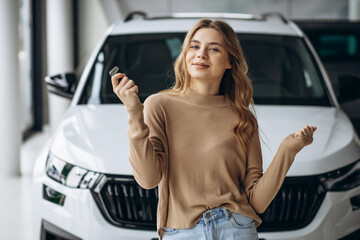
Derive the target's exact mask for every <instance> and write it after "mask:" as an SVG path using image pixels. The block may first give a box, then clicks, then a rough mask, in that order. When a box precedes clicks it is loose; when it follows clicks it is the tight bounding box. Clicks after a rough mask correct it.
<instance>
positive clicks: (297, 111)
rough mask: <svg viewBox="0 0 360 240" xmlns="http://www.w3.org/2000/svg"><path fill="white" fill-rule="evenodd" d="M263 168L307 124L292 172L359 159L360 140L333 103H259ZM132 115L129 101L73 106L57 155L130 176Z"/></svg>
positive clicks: (55, 146)
mask: <svg viewBox="0 0 360 240" xmlns="http://www.w3.org/2000/svg"><path fill="white" fill-rule="evenodd" d="M255 111H256V116H257V119H258V122H259V128H260V141H261V146H262V152H263V164H264V170H266V168H267V167H268V166H269V164H270V163H271V160H272V159H273V157H274V155H275V154H276V151H277V149H278V147H279V145H280V143H281V142H282V140H283V139H284V138H285V137H286V136H288V135H289V134H290V133H292V132H295V131H297V130H298V129H300V128H301V127H303V126H306V125H314V126H317V127H318V129H317V131H316V132H315V134H314V141H313V143H312V144H311V145H309V146H307V147H305V148H304V149H303V150H302V151H300V152H299V153H298V154H297V155H296V158H295V161H294V163H293V165H292V167H291V168H290V170H289V173H288V175H289V176H304V175H314V174H320V173H324V172H327V171H331V170H334V169H337V168H340V167H342V166H345V165H347V164H349V163H351V162H353V161H354V160H356V159H359V156H360V148H359V140H358V138H357V136H356V135H355V134H354V131H353V128H352V125H351V123H350V121H349V120H348V118H347V117H346V116H345V115H344V113H343V112H342V111H341V110H338V109H336V108H332V107H302V106H301V107H295V106H260V105H257V106H255ZM127 129H128V117H127V112H126V109H125V107H124V105H120V104H112V105H79V106H74V107H71V108H69V110H68V111H67V112H66V114H65V116H64V118H63V121H62V122H61V124H60V126H59V127H58V128H57V131H56V132H55V134H54V137H53V139H52V141H51V149H50V151H51V152H52V153H53V154H54V155H55V156H57V157H58V158H60V159H62V160H64V161H67V162H69V163H72V164H75V165H77V166H81V167H83V168H86V169H89V170H93V171H96V172H102V173H108V174H127V175H128V174H131V173H132V170H131V165H130V163H129V160H128V158H129V142H128V138H127Z"/></svg>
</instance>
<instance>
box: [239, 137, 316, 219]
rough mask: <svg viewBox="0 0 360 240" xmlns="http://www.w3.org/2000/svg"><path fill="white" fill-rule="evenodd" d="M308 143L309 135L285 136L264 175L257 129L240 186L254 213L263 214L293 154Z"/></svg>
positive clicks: (310, 139)
mask: <svg viewBox="0 0 360 240" xmlns="http://www.w3.org/2000/svg"><path fill="white" fill-rule="evenodd" d="M311 142H312V138H309V137H305V136H301V137H300V138H299V139H296V138H295V134H291V135H289V136H287V137H286V138H285V139H284V141H283V142H282V143H281V144H280V146H279V148H278V151H277V153H276V154H275V156H274V159H273V160H272V162H271V164H270V166H269V167H268V169H267V170H266V172H265V173H264V174H263V169H262V154H261V147H260V141H259V135H258V133H257V132H255V133H254V134H253V137H252V140H251V142H250V144H249V148H248V154H247V166H246V173H245V178H244V181H243V185H244V188H245V191H246V195H247V196H248V199H249V202H250V204H251V206H252V207H253V208H254V209H255V211H256V212H257V213H263V212H264V211H265V210H266V208H267V207H268V206H269V204H270V203H271V201H272V200H273V199H274V197H275V196H276V194H277V193H278V191H279V189H280V187H281V185H282V184H283V182H284V179H285V176H286V174H287V172H288V170H289V169H290V167H291V164H292V163H293V161H294V159H295V155H296V154H297V153H298V152H299V151H300V150H301V149H302V148H303V147H304V146H306V145H308V144H310V143H311Z"/></svg>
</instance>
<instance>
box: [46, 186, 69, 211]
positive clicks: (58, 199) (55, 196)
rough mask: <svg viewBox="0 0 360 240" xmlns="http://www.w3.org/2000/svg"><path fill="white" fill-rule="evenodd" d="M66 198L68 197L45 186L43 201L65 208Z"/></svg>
mask: <svg viewBox="0 0 360 240" xmlns="http://www.w3.org/2000/svg"><path fill="white" fill-rule="evenodd" d="M65 198H66V196H65V195H64V194H62V193H60V192H58V191H56V190H54V189H52V188H51V187H48V186H46V185H45V184H43V199H45V200H48V201H49V202H52V203H55V204H58V205H60V206H63V205H64V202H65Z"/></svg>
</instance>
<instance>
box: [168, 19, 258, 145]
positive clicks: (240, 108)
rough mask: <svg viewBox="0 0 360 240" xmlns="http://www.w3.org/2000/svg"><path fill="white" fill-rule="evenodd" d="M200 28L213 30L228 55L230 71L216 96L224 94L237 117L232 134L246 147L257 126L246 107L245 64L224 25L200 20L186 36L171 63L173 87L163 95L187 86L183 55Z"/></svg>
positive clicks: (247, 81) (250, 99)
mask: <svg viewBox="0 0 360 240" xmlns="http://www.w3.org/2000/svg"><path fill="white" fill-rule="evenodd" d="M201 28H213V29H215V30H217V31H219V32H220V34H221V35H222V37H223V40H224V45H225V49H226V50H227V52H228V54H229V60H230V64H231V66H232V68H231V69H227V70H226V71H225V73H224V75H223V77H222V80H221V83H220V89H219V94H221V95H224V96H225V99H226V101H227V102H228V103H229V104H230V106H231V108H232V110H233V111H234V112H235V114H236V115H237V116H238V118H239V122H238V125H237V126H236V127H235V128H234V134H235V136H236V138H237V139H238V141H239V142H240V144H241V146H242V147H244V149H246V148H247V146H248V144H249V142H250V140H251V136H252V134H253V133H254V132H255V131H257V129H258V124H257V121H256V118H255V116H254V114H253V113H252V111H251V110H250V107H251V108H252V110H253V104H254V102H253V97H252V96H253V89H252V85H251V81H250V79H249V78H248V76H247V72H248V65H247V63H246V61H245V57H244V54H243V51H242V49H241V46H240V44H239V41H238V39H237V36H236V33H235V32H234V30H233V29H232V28H231V27H230V25H228V24H227V23H226V22H224V21H221V20H211V19H201V20H200V21H199V22H197V23H196V24H195V26H194V27H193V28H192V29H191V30H190V31H189V32H188V33H187V35H186V37H185V40H184V42H183V45H182V51H181V53H180V55H179V56H178V58H177V59H176V61H175V64H174V70H175V79H176V80H175V84H174V86H173V87H172V88H171V89H169V90H166V91H165V92H167V93H170V94H179V93H184V92H185V91H186V89H187V88H188V87H189V85H190V79H191V77H190V75H189V73H188V72H187V68H186V61H185V59H186V54H187V52H188V50H189V44H190V41H191V40H192V38H193V36H194V35H195V33H196V32H197V31H198V30H199V29H201Z"/></svg>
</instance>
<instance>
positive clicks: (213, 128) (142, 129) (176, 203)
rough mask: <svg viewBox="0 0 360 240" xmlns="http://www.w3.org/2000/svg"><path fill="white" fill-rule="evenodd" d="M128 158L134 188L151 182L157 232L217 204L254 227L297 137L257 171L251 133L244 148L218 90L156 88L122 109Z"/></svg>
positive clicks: (188, 223)
mask: <svg viewBox="0 0 360 240" xmlns="http://www.w3.org/2000/svg"><path fill="white" fill-rule="evenodd" d="M126 109H127V111H128V116H129V129H128V138H129V144H130V156H129V160H130V163H131V165H132V168H133V175H134V177H135V179H136V181H137V182H138V184H139V185H140V186H142V187H143V188H146V189H151V188H154V187H156V186H158V190H159V202H158V213H157V229H158V232H159V235H160V236H161V235H162V227H170V228H176V229H185V228H190V227H192V226H194V225H195V224H196V223H197V221H198V220H199V219H200V217H201V215H202V213H203V212H204V211H206V210H209V209H212V208H216V207H224V208H226V209H228V210H230V211H233V212H236V213H239V214H243V215H246V216H248V217H251V218H252V219H254V220H255V222H256V225H257V226H258V225H260V223H261V219H260V217H259V216H258V215H257V213H262V212H264V211H265V210H266V208H267V206H268V205H269V204H270V202H271V201H272V199H273V198H274V197H275V195H276V194H277V192H278V190H279V189H280V187H281V185H282V183H283V181H284V178H285V175H286V173H287V172H288V170H289V168H290V166H291V164H292V162H293V161H294V158H295V155H296V153H297V152H298V151H300V150H301V148H303V147H304V146H305V145H307V144H308V143H306V141H304V139H300V140H299V139H296V138H295V137H294V134H291V135H289V136H288V137H286V138H285V139H284V141H283V142H282V143H281V145H280V146H279V149H278V151H277V153H276V155H275V157H274V159H273V160H272V163H271V164H270V166H269V167H268V169H267V171H266V172H265V173H264V174H263V169H262V154H261V147H260V141H259V135H258V132H257V131H255V132H254V133H253V135H252V137H251V141H250V143H249V144H248V148H247V149H243V148H242V147H241V145H240V144H239V142H238V140H237V139H236V137H235V135H234V131H233V130H234V127H235V126H236V125H237V124H238V117H237V115H236V114H235V113H234V112H233V111H232V109H231V107H230V105H229V104H228V103H227V102H226V100H225V97H224V96H222V95H206V94H199V93H197V92H195V91H193V90H191V89H190V88H188V89H187V91H186V92H185V93H184V94H179V95H172V94H168V93H157V94H154V95H152V96H150V97H148V98H147V99H146V101H145V102H144V105H143V104H138V105H135V106H126Z"/></svg>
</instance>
